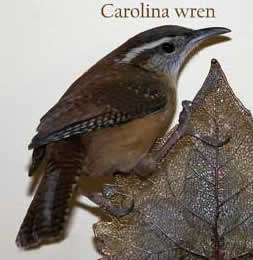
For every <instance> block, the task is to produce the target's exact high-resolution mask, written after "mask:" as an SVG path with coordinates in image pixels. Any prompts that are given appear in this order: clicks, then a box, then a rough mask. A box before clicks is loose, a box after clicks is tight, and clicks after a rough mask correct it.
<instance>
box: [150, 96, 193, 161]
mask: <svg viewBox="0 0 253 260" xmlns="http://www.w3.org/2000/svg"><path fill="white" fill-rule="evenodd" d="M182 106H183V110H182V112H181V113H180V115H179V124H178V127H177V128H176V130H175V131H174V132H173V133H172V134H171V135H170V136H169V137H168V138H167V140H166V141H165V143H164V144H163V146H162V147H161V148H160V149H159V150H158V151H157V152H156V154H155V155H154V157H153V158H154V160H155V161H156V162H159V161H160V160H161V159H163V158H164V157H165V156H166V155H167V153H168V151H169V150H170V149H171V147H172V146H173V145H174V144H175V143H176V142H177V141H178V140H179V139H180V138H181V137H182V136H183V135H184V134H185V133H186V131H187V129H188V127H189V122H190V120H191V113H192V102H191V101H187V100H184V101H183V102H182Z"/></svg>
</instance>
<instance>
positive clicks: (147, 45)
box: [120, 37, 171, 63]
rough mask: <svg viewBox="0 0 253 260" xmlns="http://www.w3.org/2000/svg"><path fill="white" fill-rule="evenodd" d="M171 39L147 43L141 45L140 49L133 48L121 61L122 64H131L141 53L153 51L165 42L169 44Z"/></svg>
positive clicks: (166, 38) (165, 38)
mask: <svg viewBox="0 0 253 260" xmlns="http://www.w3.org/2000/svg"><path fill="white" fill-rule="evenodd" d="M170 39H171V38H169V37H164V38H162V39H160V40H157V41H153V42H149V43H145V44H143V45H141V46H140V47H136V48H133V49H132V50H130V51H129V52H128V53H126V55H125V57H124V58H123V59H122V60H121V61H120V63H129V62H130V61H131V60H133V59H135V58H136V57H137V56H138V55H139V54H140V53H142V52H143V51H145V50H149V49H153V48H155V47H157V46H159V45H161V44H163V43H165V42H168V41H169V40H170Z"/></svg>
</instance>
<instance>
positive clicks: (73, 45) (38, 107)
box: [0, 0, 253, 260]
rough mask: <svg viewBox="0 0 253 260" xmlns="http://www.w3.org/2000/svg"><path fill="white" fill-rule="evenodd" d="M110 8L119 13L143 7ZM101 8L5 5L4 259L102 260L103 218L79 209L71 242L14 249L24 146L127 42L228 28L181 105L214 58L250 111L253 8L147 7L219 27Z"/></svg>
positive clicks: (0, 108)
mask: <svg viewBox="0 0 253 260" xmlns="http://www.w3.org/2000/svg"><path fill="white" fill-rule="evenodd" d="M111 2H114V3H115V5H117V6H121V7H124V6H125V7H130V6H137V5H138V3H139V1H130V0H128V1H126V0H118V1H111ZM143 2H145V1H144V0H143ZM104 3H109V0H108V1H104V0H103V1H98V0H97V1H89V3H88V1H84V0H72V1H67V0H26V1H20V0H16V1H14V0H8V1H3V0H0V71H1V72H0V122H1V123H0V124H1V130H0V140H1V143H0V155H1V156H0V165H1V168H0V169H1V188H0V198H1V204H0V205H1V206H0V207H1V213H0V220H1V221H0V231H1V232H0V252H1V256H0V257H1V259H19V260H23V259H26V260H29V259H33V260H37V259H38V260H39V259H44V260H45V259H54V260H58V259H61V260H64V259H75V260H78V259H97V258H99V254H98V253H97V252H96V250H95V248H94V245H93V243H92V239H93V232H92V224H93V223H95V222H96V221H97V220H98V218H97V217H95V216H94V215H92V213H90V212H88V211H86V210H84V209H81V208H76V209H75V212H74V216H73V218H72V224H71V225H70V231H69V236H68V237H67V239H65V240H64V241H62V242H61V243H57V244H52V245H48V246H43V247H41V248H40V249H38V250H32V251H26V252H24V251H22V250H20V249H18V248H17V247H16V246H15V242H14V241H15V237H16V234H17V231H18V228H19V226H20V224H21V222H22V220H23V217H24V215H25V212H26V210H27V208H28V206H29V203H30V201H31V199H32V197H31V195H28V189H29V185H30V184H31V180H30V179H29V178H28V177H27V165H28V162H29V160H30V156H31V152H30V151H28V150H27V145H28V143H29V142H30V140H31V137H32V136H33V135H34V133H35V128H36V126H37V125H38V122H39V119H40V117H41V116H42V115H43V114H44V113H45V112H46V111H47V110H48V109H49V108H50V107H51V106H52V105H54V104H55V102H56V101H57V100H58V99H59V98H60V96H61V95H62V94H63V93H64V91H65V90H66V89H67V88H68V86H69V85H70V84H71V83H72V82H73V81H74V80H75V79H76V78H77V77H78V76H80V75H81V74H82V73H83V72H84V71H86V70H87V69H88V68H89V67H90V66H91V65H93V64H94V63H95V62H96V61H98V60H99V59H100V58H102V57H103V56H104V55H106V54H107V53H108V52H110V51H111V50H113V49H114V48H116V47H117V46H118V45H119V44H121V43H123V42H124V41H125V40H127V39H128V38H129V37H131V36H133V35H135V34H136V33H139V32H141V31H144V30H146V29H149V28H152V27H155V26H159V25H163V24H179V25H182V26H185V27H191V28H195V29H197V28H203V27H209V26H223V27H228V28H231V29H232V33H231V34H230V37H231V39H232V40H230V41H226V42H223V43H220V44H216V45H213V46H209V47H207V48H205V49H203V50H202V51H201V52H200V53H199V54H198V55H196V56H194V58H193V59H191V60H190V62H189V63H188V64H187V66H186V68H185V69H184V71H183V73H182V74H181V77H180V80H179V89H178V92H179V96H178V100H179V101H180V103H181V100H182V99H192V98H193V97H194V95H195V94H196V92H197V91H198V89H199V88H200V87H201V85H202V83H203V81H204V79H205V77H206V75H207V73H208V70H209V66H210V60H211V58H213V57H216V58H218V59H219V61H220V62H221V64H222V67H223V70H224V71H225V73H226V75H227V77H228V80H229V82H230V84H231V86H232V87H233V89H234V92H235V93H236V95H237V96H238V97H239V98H240V99H241V100H242V102H243V103H244V104H245V105H246V107H247V108H249V109H250V110H253V102H252V94H253V79H251V77H252V76H253V74H252V73H253V71H252V60H253V52H252V40H253V30H252V21H253V14H252V10H253V1H251V0H244V1H231V0H223V1H220V0H212V1H211V0H209V1H204V0H195V1H190V0H185V1H183V0H170V1H164V0H150V1H147V3H149V4H150V5H151V6H153V7H168V8H173V7H212V8H215V10H216V18H215V19H200V18H196V19H192V18H189V19H178V18H175V17H174V18H171V19H131V18H129V19H105V18H103V17H102V16H101V14H100V9H101V7H102V5H103V4H104ZM179 107H180V109H181V105H180V104H179ZM176 118H177V117H176ZM82 201H83V203H89V202H88V201H87V200H85V199H83V200H82ZM89 205H92V204H91V203H89Z"/></svg>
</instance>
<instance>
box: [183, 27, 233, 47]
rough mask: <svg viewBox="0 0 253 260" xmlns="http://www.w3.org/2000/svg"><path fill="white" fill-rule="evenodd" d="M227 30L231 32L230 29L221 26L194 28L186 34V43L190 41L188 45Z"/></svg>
mask: <svg viewBox="0 0 253 260" xmlns="http://www.w3.org/2000/svg"><path fill="white" fill-rule="evenodd" d="M229 32H231V30H230V29H227V28H223V27H209V28H204V29H199V30H194V31H192V33H191V34H189V36H188V43H190V45H195V44H196V43H199V42H202V41H204V40H206V39H208V38H211V37H213V36H216V35H220V34H225V33H229Z"/></svg>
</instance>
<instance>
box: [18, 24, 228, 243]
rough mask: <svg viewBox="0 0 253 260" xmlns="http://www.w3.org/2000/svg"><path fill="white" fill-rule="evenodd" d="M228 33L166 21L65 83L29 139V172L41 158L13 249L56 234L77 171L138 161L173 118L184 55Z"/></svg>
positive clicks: (101, 170) (92, 172) (104, 172)
mask: <svg viewBox="0 0 253 260" xmlns="http://www.w3.org/2000/svg"><path fill="white" fill-rule="evenodd" d="M228 32H230V30H229V29H226V28H218V27H216V28H206V29H201V30H192V29H187V28H184V27H180V26H171V25H168V26H161V27H157V28H153V29H151V30H147V31H145V32H142V33H140V34H138V35H136V36H134V37H133V38H131V39H130V40H128V41H127V42H125V43H124V44H123V45H121V46H120V47H118V48H117V49H115V50H114V51H112V52H111V53H110V54H108V55H107V56H106V57H104V58H103V59H101V60H100V61H99V62H98V63H96V64H95V65H94V66H93V67H92V68H90V69H89V70H88V71H87V72H86V73H84V74H83V75H82V76H81V77H80V78H79V79H77V80H76V81H75V82H74V83H73V84H72V86H71V87H70V88H69V89H68V90H67V91H66V93H65V94H64V95H63V96H62V98H61V99H60V100H59V101H58V103H56V105H55V106H54V107H52V108H51V109H50V110H49V111H48V112H47V113H46V114H45V115H44V116H43V117H42V118H41V120H40V124H39V126H38V128H37V131H38V133H37V135H36V136H35V137H34V138H33V139H32V142H31V144H30V145H29V149H33V157H32V164H31V168H30V172H29V175H30V176H31V175H33V173H34V172H35V171H36V170H37V169H38V167H39V166H40V164H41V163H42V161H43V162H45V165H46V167H45V172H44V176H43V177H42V180H41V183H40V184H39V187H38V190H37V192H36V194H35V196H34V198H33V200H32V203H31V205H30V207H29V209H28V212H27V214H26V216H25V219H24V221H23V223H22V225H21V228H20V230H19V233H18V236H17V239H16V243H17V245H18V246H19V247H22V248H30V247H35V246H38V245H40V244H41V243H43V242H47V241H50V240H52V239H56V238H58V237H59V235H60V234H62V232H63V231H64V224H65V222H66V217H67V216H68V214H69V201H70V198H71V196H72V194H73V192H74V190H75V187H76V184H78V178H79V176H80V175H82V174H84V175H87V176H93V177H99V176H108V175H112V174H113V173H115V172H117V171H119V172H128V171H130V170H131V169H133V168H134V167H135V166H138V164H139V163H140V164H141V162H142V161H143V160H145V155H146V154H147V153H148V151H149V150H150V148H151V146H152V145H153V144H154V142H155V140H156V139H157V138H159V137H162V136H163V135H164V134H165V132H166V130H167V128H168V126H169V123H170V121H171V119H172V117H173V114H174V111H175V107H176V88H177V77H178V74H179V70H180V68H181V66H182V64H183V62H184V60H185V58H186V57H187V56H188V54H189V53H190V52H191V51H192V50H193V49H194V48H195V47H196V46H198V44H199V43H200V42H202V41H204V40H205V39H207V38H210V37H212V36H214V35H219V34H224V33H228ZM89 198H91V199H92V198H93V197H92V196H90V197H89ZM95 201H96V202H98V200H95ZM98 204H99V203H98Z"/></svg>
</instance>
